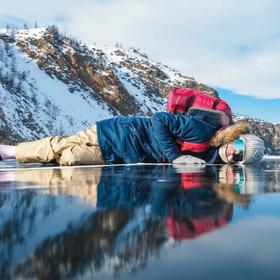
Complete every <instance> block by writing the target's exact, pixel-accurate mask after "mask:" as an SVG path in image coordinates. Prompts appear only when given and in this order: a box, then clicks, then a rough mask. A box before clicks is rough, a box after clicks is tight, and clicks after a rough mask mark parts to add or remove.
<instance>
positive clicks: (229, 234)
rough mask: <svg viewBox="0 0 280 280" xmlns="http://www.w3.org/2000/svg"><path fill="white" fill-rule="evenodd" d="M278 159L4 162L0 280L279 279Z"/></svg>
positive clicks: (0, 198)
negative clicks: (63, 164) (243, 162)
mask: <svg viewBox="0 0 280 280" xmlns="http://www.w3.org/2000/svg"><path fill="white" fill-rule="evenodd" d="M279 167H280V159H278V158H275V159H266V160H264V161H262V162H261V163H260V164H259V165H258V166H232V165H211V166H204V167H203V166H172V165H144V164H141V165H129V166H121V165H117V166H95V167H90V166H87V167H75V168H73V167H67V168H60V167H58V166H55V167H52V166H44V167H43V168H42V166H41V165H24V166H22V165H18V164H16V163H15V162H12V161H10V162H6V163H5V162H1V165H0V170H1V171H0V237H1V238H0V279H10V278H11V279H14V278H19V279H30V278H36V279H37V278H38V279H41V278H42V279H70V278H74V279H75V278H76V279H93V278H94V279H116V278H117V279H172V278H173V279H186V278H189V279H264V278H265V279H279V276H280V275H279V274H280V272H279V264H278V256H279V249H280V248H279V247H280V245H279V242H278V239H279V235H280V195H279V193H278V192H279V191H280V184H279V179H280V168H279Z"/></svg>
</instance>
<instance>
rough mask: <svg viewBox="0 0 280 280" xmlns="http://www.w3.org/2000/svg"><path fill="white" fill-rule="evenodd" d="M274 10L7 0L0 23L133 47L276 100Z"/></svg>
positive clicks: (278, 38)
mask: <svg viewBox="0 0 280 280" xmlns="http://www.w3.org/2000/svg"><path fill="white" fill-rule="evenodd" d="M279 8H280V2H279V1H277V0H247V1H242V0H235V1H234V0H228V1H224V0H212V1H206V0H196V1H193V0H173V1H169V0H168V1H163V0H153V1H150V0H114V1H112V0H111V1H110V0H107V1H104V0H99V1H97V0H96V1H94V0H80V1H76V0H67V1H66V0H64V1H55V0H49V1H42V0H41V1H35V0H33V1H31V0H26V1H21V0H14V1H10V3H9V2H8V1H7V3H3V4H1V11H0V17H2V18H3V17H4V16H5V18H7V17H8V16H13V17H19V18H22V19H23V20H26V21H27V22H28V19H29V23H30V25H31V24H32V23H33V22H35V21H37V22H38V23H39V24H40V25H47V24H57V25H59V27H60V28H61V29H62V30H63V31H66V32H67V33H69V34H71V35H74V36H76V37H77V38H79V39H81V40H82V41H86V42H87V43H93V42H96V43H97V44H101V45H103V44H107V45H114V44H115V42H122V43H123V45H124V46H127V47H128V46H131V45H132V46H136V47H139V48H140V49H142V50H144V51H146V52H147V53H148V54H150V55H151V57H153V58H155V59H156V60H159V61H162V62H164V63H166V64H169V65H170V66H174V67H176V68H177V69H179V70H181V71H182V72H183V73H184V74H186V75H190V76H194V77H195V78H196V79H198V80H199V81H201V82H204V83H208V84H212V85H216V86H219V87H225V88H230V89H234V90H235V91H237V92H239V93H244V94H248V95H254V96H258V97H278V98H280V91H279V88H280V80H279V78H278V73H280V63H279V62H280V61H279V60H280V58H279V51H280V25H279V24H278V22H279V20H278V18H279V15H278V14H279V10H280V9H279ZM34 15H35V16H34ZM30 19H32V20H30ZM0 22H1V21H0ZM2 22H3V21H2Z"/></svg>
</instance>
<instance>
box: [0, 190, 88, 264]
mask: <svg viewBox="0 0 280 280" xmlns="http://www.w3.org/2000/svg"><path fill="white" fill-rule="evenodd" d="M41 192H42V191H40V190H39V191H33V190H31V191H27V190H25V191H22V190H19V191H18V190H13V191H10V192H9V191H5V192H1V193H0V200H1V207H0V211H1V212H0V240H1V241H0V255H1V256H2V257H1V266H4V267H5V269H7V268H9V267H11V266H14V265H15V264H17V263H19V262H20V261H21V260H22V259H23V258H26V257H27V256H32V254H33V252H34V251H35V249H36V248H37V247H38V246H39V245H40V244H41V243H42V242H43V241H44V240H46V239H48V238H51V237H52V236H56V235H57V234H59V233H61V232H63V231H65V230H67V228H69V227H71V224H75V225H77V224H79V223H81V222H82V220H81V218H85V217H86V216H87V215H88V214H89V213H91V212H92V209H93V207H92V205H89V204H85V203H84V202H82V201H81V199H79V198H78V197H63V196H49V195H44V194H41Z"/></svg>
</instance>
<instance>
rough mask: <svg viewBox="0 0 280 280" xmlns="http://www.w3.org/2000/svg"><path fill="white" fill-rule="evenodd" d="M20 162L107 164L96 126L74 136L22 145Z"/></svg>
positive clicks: (19, 147) (17, 157)
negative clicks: (99, 143)
mask: <svg viewBox="0 0 280 280" xmlns="http://www.w3.org/2000/svg"><path fill="white" fill-rule="evenodd" d="M15 154H16V159H17V160H18V161H19V162H22V163H23V162H50V161H52V160H56V161H57V162H58V163H59V164H61V165H74V164H102V163H105V162H104V160H103V158H102V155H101V152H100V148H99V145H98V140H97V133H96V126H95V125H94V126H92V127H90V128H88V129H86V130H85V131H79V132H78V133H76V134H75V135H73V136H54V137H47V138H43V139H41V140H37V141H32V142H24V143H20V144H19V145H17V147H16V153H15Z"/></svg>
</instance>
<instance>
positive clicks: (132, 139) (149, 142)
mask: <svg viewBox="0 0 280 280" xmlns="http://www.w3.org/2000/svg"><path fill="white" fill-rule="evenodd" d="M96 125H97V136H98V141H99V146H100V149H101V153H102V156H103V158H104V160H105V161H107V162H108V163H136V162H166V161H168V162H172V161H173V160H174V159H175V158H177V157H179V156H181V155H182V154H183V153H182V152H181V151H180V149H179V146H178V144H177V143H176V138H177V137H178V138H180V139H182V140H183V141H187V142H193V143H203V142H206V141H209V140H210V139H211V137H212V136H213V135H214V133H215V132H216V131H217V129H218V128H217V127H215V126H213V125H210V124H209V123H206V122H204V121H203V120H200V119H198V118H194V117H192V116H188V115H173V114H170V113H166V112H159V113H155V114H154V115H153V116H152V117H138V116H137V117H130V116H119V117H115V118H110V119H106V120H102V121H99V122H97V123H96Z"/></svg>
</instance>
